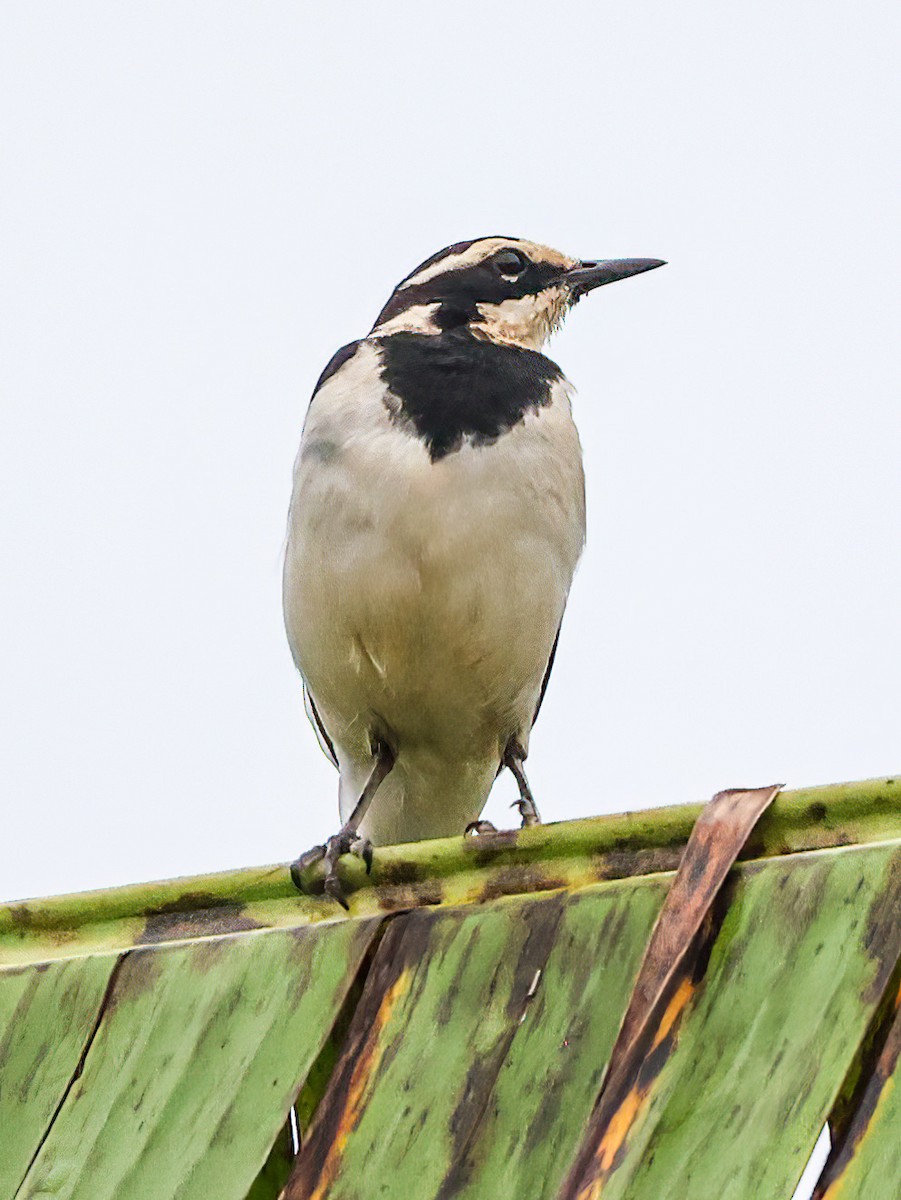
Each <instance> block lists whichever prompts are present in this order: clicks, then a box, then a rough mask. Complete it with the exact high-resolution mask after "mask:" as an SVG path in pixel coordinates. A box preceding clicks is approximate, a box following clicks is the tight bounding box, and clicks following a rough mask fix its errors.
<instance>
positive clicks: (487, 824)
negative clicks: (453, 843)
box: [463, 821, 498, 837]
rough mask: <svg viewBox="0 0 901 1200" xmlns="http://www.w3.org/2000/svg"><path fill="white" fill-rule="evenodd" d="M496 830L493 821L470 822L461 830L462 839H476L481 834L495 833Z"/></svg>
mask: <svg viewBox="0 0 901 1200" xmlns="http://www.w3.org/2000/svg"><path fill="white" fill-rule="evenodd" d="M497 832H498V828H497V826H496V825H495V824H494V822H493V821H470V822H469V824H468V825H467V826H466V828H465V829H464V830H463V836H464V837H478V836H479V834H482V833H497Z"/></svg>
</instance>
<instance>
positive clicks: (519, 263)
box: [492, 250, 528, 276]
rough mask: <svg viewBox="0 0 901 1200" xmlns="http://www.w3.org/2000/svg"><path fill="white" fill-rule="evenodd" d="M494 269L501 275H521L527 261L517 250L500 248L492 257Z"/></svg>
mask: <svg viewBox="0 0 901 1200" xmlns="http://www.w3.org/2000/svg"><path fill="white" fill-rule="evenodd" d="M492 263H493V265H494V269H495V270H496V271H497V272H499V274H501V275H508V276H509V275H513V276H516V275H521V274H522V273H523V271H524V270H525V269H526V267H527V266H528V262H527V260H526V259H525V258H523V256H522V255H521V254H520V253H519V251H518V250H501V251H500V253H498V254H495V256H494V258H493V259H492Z"/></svg>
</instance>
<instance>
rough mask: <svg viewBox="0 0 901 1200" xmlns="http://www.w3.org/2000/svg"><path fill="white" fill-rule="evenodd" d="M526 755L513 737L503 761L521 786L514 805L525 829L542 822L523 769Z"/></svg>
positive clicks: (518, 785)
mask: <svg viewBox="0 0 901 1200" xmlns="http://www.w3.org/2000/svg"><path fill="white" fill-rule="evenodd" d="M525 757H526V756H525V752H524V751H523V748H522V746H520V744H519V742H517V741H516V739H515V738H511V739H510V741H509V742H508V743H507V748H506V750H505V751H504V757H503V760H502V761H503V765H504V766H505V767H507V768H508V770H509V771H510V773H511V774H512V775H513V778H514V779H515V780H516V785H517V787H518V788H519V799H518V800H516V801H514V806H515V807H516V808H518V809H519V815H520V817H522V827H523V829H525V827H526V826H527V825H540V824H541V817H540V816H539V814H538V807H537V805H536V804H535V797H534V796H533V795H532V789H531V788H530V787H529V781H528V779H526V773H525V771H524V770H523V765H522V764H523V762H524V761H525ZM511 807H512V806H511Z"/></svg>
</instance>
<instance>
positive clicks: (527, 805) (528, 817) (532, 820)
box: [510, 793, 541, 829]
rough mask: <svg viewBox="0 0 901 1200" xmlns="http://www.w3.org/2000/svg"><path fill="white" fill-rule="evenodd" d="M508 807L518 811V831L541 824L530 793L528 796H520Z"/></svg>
mask: <svg viewBox="0 0 901 1200" xmlns="http://www.w3.org/2000/svg"><path fill="white" fill-rule="evenodd" d="M510 807H511V808H516V809H518V810H519V817H520V824H519V827H520V829H528V827H529V826H530V825H540V824H541V817H540V816H539V815H538V809H537V808H536V806H535V801H534V799H533V797H532V795H531V793H530V794H529V795H528V796H520V798H519V799H518V800H514V801H513V803H512V804H511V805H510Z"/></svg>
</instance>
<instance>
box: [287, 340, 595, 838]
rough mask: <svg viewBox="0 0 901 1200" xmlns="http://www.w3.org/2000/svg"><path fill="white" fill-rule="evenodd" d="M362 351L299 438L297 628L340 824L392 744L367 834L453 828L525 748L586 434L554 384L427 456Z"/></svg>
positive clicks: (290, 606)
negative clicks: (514, 411)
mask: <svg viewBox="0 0 901 1200" xmlns="http://www.w3.org/2000/svg"><path fill="white" fill-rule="evenodd" d="M357 358H358V359H360V358H362V359H363V362H362V363H358V362H357V361H356V360H355V361H354V362H353V363H350V364H348V367H347V368H345V369H344V370H342V371H341V373H340V375H339V376H338V377H336V379H335V380H334V381H332V382H334V383H335V384H338V382H339V381H340V385H341V386H340V387H339V386H335V387H331V383H330V384H327V385H326V386H325V387H324V388H323V389H322V391H321V392H320V393H319V394H318V395H317V397H316V399H315V401H314V404H313V406H312V408H311V410H310V415H309V417H308V420H307V425H306V428H305V431H304V439H303V443H302V445H301V453H300V455H299V457H298V463H297V468H296V473H295V488H294V496H293V499H292V505H291V516H290V523H289V531H288V546H287V555H286V562H285V594H284V600H285V620H286V626H287V630H288V636H289V641H290V643H291V648H292V652H293V654H294V658H295V661H296V663H297V665H298V667H299V669H300V671H301V673H302V675H303V677H304V679H305V680H306V682H307V686H308V687H309V690H310V692H311V694H312V696H313V698H314V701H315V704H316V707H317V709H318V711H319V713H320V716H321V717H322V720H323V722H324V724H325V726H326V729H327V730H328V733H329V736H330V738H331V739H332V741H333V743H334V746H335V749H336V752H337V756H338V760H339V764H340V767H341V775H342V788H341V808H342V816H343V817H344V818H346V817H347V816H348V815H349V810H351V809H352V807H353V804H354V802H355V799H356V796H357V794H358V792H359V789H360V787H361V786H362V782H363V781H364V780H365V778H366V775H367V773H368V770H369V769H370V765H371V750H370V746H371V741H372V738H373V737H374V736H383V737H386V738H387V739H388V740H389V742H390V743H391V744H392V746H393V747H394V748H395V750H396V753H397V765H396V766H395V769H394V771H393V772H392V775H391V776H389V778H388V780H387V781H386V783H385V784H383V785H382V788H380V790H379V793H378V794H377V796H376V800H375V802H374V804H373V808H372V810H371V813H370V819H369V821H368V822H367V825H368V828H367V830H366V831H367V832H368V833H369V836H371V837H373V840H375V841H385V840H395V839H397V838H402V839H412V838H417V837H423V836H439V835H441V834H445V833H446V834H450V833H454V832H459V831H461V830H462V827H463V825H465V823H466V821H467V820H470V819H472V818H473V817H475V816H476V815H477V814H478V812H479V811H480V810H481V807H482V805H483V804H484V801H485V799H486V798H487V794H488V791H489V790H490V787H491V783H492V781H493V779H494V776H495V773H496V771H497V768H498V764H499V762H500V757H501V754H502V753H503V749H504V746H505V745H506V743H507V741H508V740H509V739H510V738H511V737H517V738H518V739H519V740H520V741H521V742H522V744H523V746H524V747H526V746H527V744H528V735H529V730H530V728H531V723H532V718H533V715H534V711H535V705H536V703H537V700H538V695H539V692H540V688H541V682H542V679H543V676H544V672H545V669H546V666H547V661H548V656H549V654H550V651H551V647H552V645H553V642H554V637H555V635H556V632H557V628H558V626H559V623H560V619H561V617H562V615H563V609H564V606H565V603H566V597H567V593H568V591H569V586H570V583H571V580H572V575H573V572H574V570H575V566H576V563H577V561H578V557H579V554H580V552H581V547H582V542H583V538H584V500H583V484H582V467H581V455H580V451H579V443H578V435H577V434H576V430H575V426H574V425H573V422H572V417H571V414H570V408H569V400H568V397H567V396H566V394H565V392H564V389H563V388H562V387H558V388H557V389H555V390H556V393H557V394H555V397H554V402H553V404H551V405H548V406H547V407H545V408H542V409H540V410H539V411H538V412H537V413H535V414H530V415H528V416H527V417H526V418H525V420H524V422H523V423H522V424H520V425H518V426H516V427H515V428H514V429H513V430H512V431H510V432H509V433H507V434H504V435H503V436H502V437H501V438H500V439H499V440H498V442H496V443H495V444H493V445H490V446H482V447H474V446H470V445H464V446H463V447H462V448H461V449H460V450H458V451H456V452H454V453H451V454H449V455H447V456H446V457H444V458H442V459H439V460H438V461H437V462H434V463H433V462H431V461H430V459H429V456H428V454H427V452H426V450H425V448H424V446H423V445H422V443H421V442H419V440H418V439H416V438H414V437H412V436H410V435H409V434H407V433H405V432H403V431H402V430H400V429H399V428H398V427H397V426H396V425H395V424H393V423H392V421H391V419H390V417H389V415H388V412H387V410H386V409H385V408H384V405H383V404H382V403H381V400H380V399H379V397H378V396H377V395H376V394H373V392H372V390H371V389H361V387H360V382H361V381H360V380H356V381H355V380H354V379H353V377H352V376H353V374H354V373H355V372H356V371H359V370H365V369H366V366H367V363H366V360H367V359H368V358H369V353H368V352H367V351H366V350H364V352H362V353H360V352H358V355H357ZM367 374H368V379H369V380H370V381H371V379H372V374H371V370H370V372H368V373H367ZM348 376H351V377H350V378H348ZM361 391H363V392H364V394H369V395H370V397H371V399H370V401H368V402H367V401H364V400H361V398H360V397H361ZM367 405H368V407H367Z"/></svg>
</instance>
